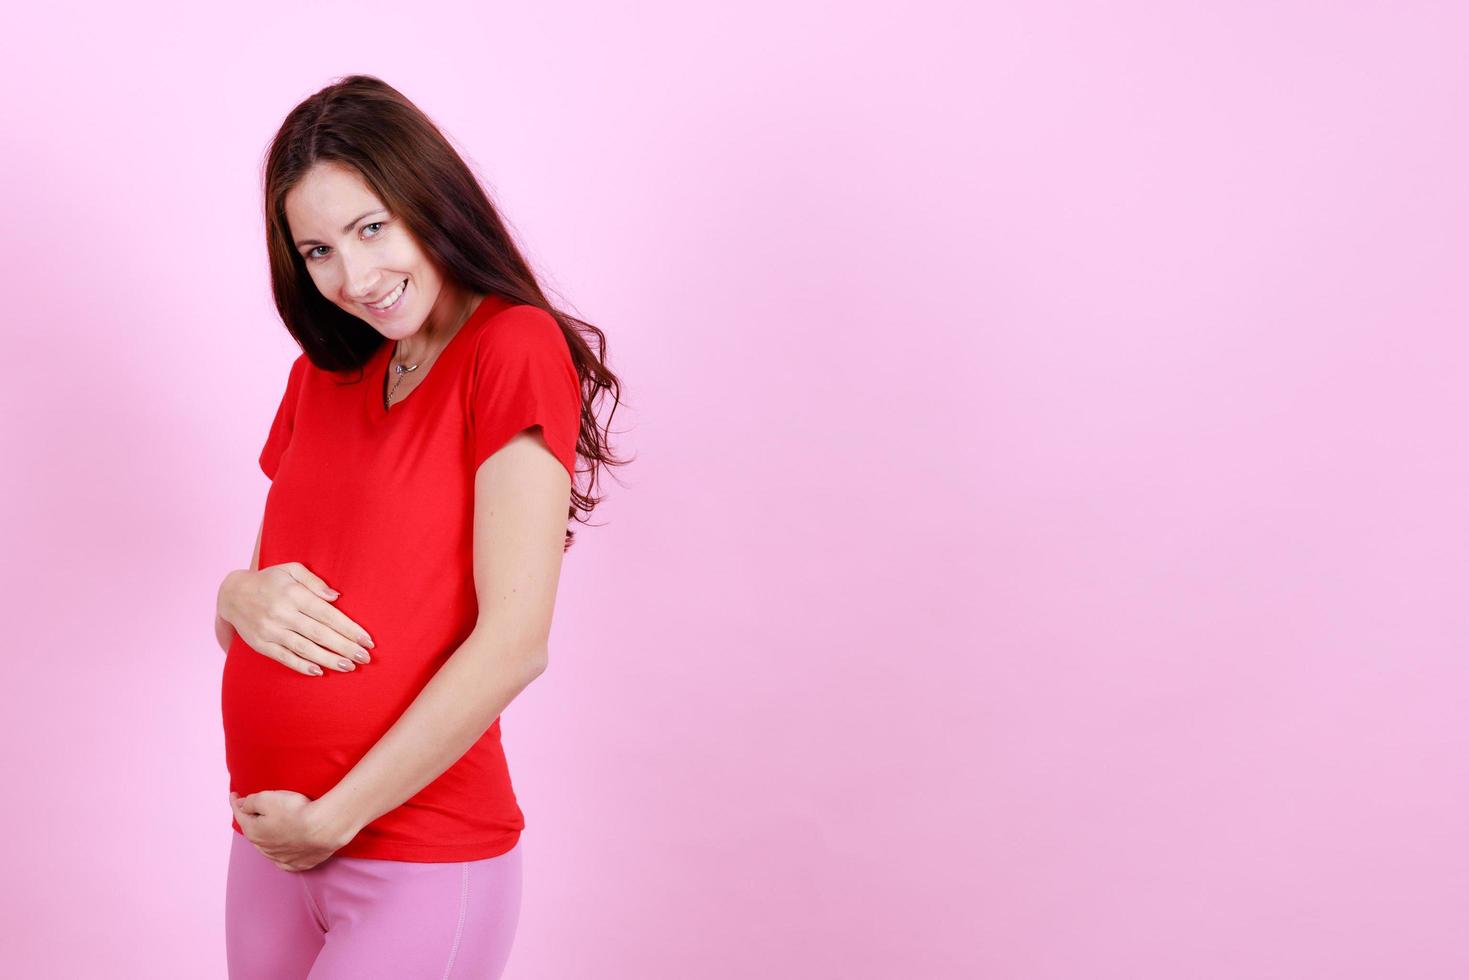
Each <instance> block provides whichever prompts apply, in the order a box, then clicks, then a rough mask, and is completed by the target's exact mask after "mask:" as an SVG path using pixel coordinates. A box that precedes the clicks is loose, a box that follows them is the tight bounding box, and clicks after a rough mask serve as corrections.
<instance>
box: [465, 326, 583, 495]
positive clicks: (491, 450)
mask: <svg viewBox="0 0 1469 980" xmlns="http://www.w3.org/2000/svg"><path fill="white" fill-rule="evenodd" d="M475 339H476V344H475V349H474V366H473V380H472V382H471V385H470V395H469V402H470V404H469V425H470V446H471V454H472V458H473V463H474V469H475V470H476V471H477V470H478V469H479V466H480V464H481V463H483V462H484V461H485V460H487V459H489V458H490V457H491V456H493V455H494V454H495V452H496V451H497V450H499V449H500V448H501V447H502V446H504V445H505V443H507V442H509V441H510V438H511V437H512V436H514V435H516V434H517V433H519V432H522V431H524V430H525V429H528V428H530V427H532V426H537V425H538V426H540V427H541V435H542V436H543V437H544V438H545V440H546V445H547V446H549V447H550V449H551V454H552V455H554V456H555V457H556V458H557V459H558V460H560V461H561V465H562V466H564V467H566V472H567V473H569V474H571V478H572V479H573V480H575V479H576V441H577V436H578V434H579V433H580V431H581V409H582V400H581V382H580V379H579V378H578V377H577V373H576V364H575V363H574V362H573V361H572V359H571V348H569V347H568V346H567V345H566V338H565V336H563V335H562V333H561V326H560V324H558V323H557V322H556V318H555V317H553V316H552V315H551V314H549V313H547V312H546V311H545V310H542V309H540V308H539V307H534V306H522V307H513V308H512V309H510V310H507V311H505V312H504V313H502V314H500V315H499V316H496V317H495V318H494V319H493V320H492V321H491V322H490V323H488V324H486V325H485V328H484V329H483V330H482V331H480V335H479V336H478V337H477V338H475Z"/></svg>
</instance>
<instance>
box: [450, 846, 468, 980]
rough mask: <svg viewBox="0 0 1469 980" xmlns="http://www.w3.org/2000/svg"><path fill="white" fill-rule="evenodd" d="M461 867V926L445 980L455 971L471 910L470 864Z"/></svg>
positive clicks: (455, 932) (451, 950) (455, 939)
mask: <svg viewBox="0 0 1469 980" xmlns="http://www.w3.org/2000/svg"><path fill="white" fill-rule="evenodd" d="M459 867H460V868H461V869H462V873H461V874H460V876H459V924H458V925H457V926H455V928H454V945H453V946H451V947H450V948H449V962H448V963H447V964H445V966H444V980H449V974H450V973H452V972H453V970H454V958H455V957H456V956H458V955H459V940H460V937H462V936H463V935H464V917H465V915H466V914H467V912H468V908H469V863H468V862H465V863H464V864H461V865H460V866H459Z"/></svg>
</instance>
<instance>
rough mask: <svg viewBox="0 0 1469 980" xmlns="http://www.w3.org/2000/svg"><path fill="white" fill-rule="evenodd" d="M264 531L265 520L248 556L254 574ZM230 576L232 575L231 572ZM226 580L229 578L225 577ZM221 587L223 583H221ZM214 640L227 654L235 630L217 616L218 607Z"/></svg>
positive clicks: (217, 614) (227, 621)
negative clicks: (253, 551) (253, 547)
mask: <svg viewBox="0 0 1469 980" xmlns="http://www.w3.org/2000/svg"><path fill="white" fill-rule="evenodd" d="M264 531H265V519H264V518H261V520H260V530H259V531H256V532H255V553H254V554H253V555H251V556H250V571H252V572H254V571H257V570H259V568H260V536H261V534H262V533H263V532H264ZM230 574H234V573H233V572H231V573H230ZM225 577H226V578H228V577H229V576H228V575H226V576H225ZM220 584H221V585H223V584H224V583H223V582H221V583H220ZM214 638H215V639H216V640H218V641H219V648H220V649H221V650H223V651H224V652H225V653H228V652H229V649H230V643H232V642H233V641H234V638H235V628H234V627H233V626H231V625H230V622H229V620H227V619H225V618H224V617H223V616H221V615H220V614H219V607H218V606H217V605H216V606H215V612H214Z"/></svg>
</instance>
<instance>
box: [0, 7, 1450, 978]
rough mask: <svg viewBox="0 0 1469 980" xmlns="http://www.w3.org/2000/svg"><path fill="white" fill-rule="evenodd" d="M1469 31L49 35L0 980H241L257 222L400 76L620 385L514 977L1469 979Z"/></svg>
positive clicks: (1095, 15)
mask: <svg viewBox="0 0 1469 980" xmlns="http://www.w3.org/2000/svg"><path fill="white" fill-rule="evenodd" d="M1466 28H1469V18H1466V15H1465V12H1464V8H1463V7H1462V5H1457V4H1451V3H1420V2H1403V0H1394V2H1391V3H1389V2H1385V0H1382V2H1360V3H1339V4H1322V3H1304V2H1299V0H1288V2H1279V3H1191V4H1170V3H1159V2H1154V3H1140V2H1118V3H1107V4H1100V3H1086V2H1070V3H1064V2H1055V0H1040V2H1028V3H1010V4H986V3H972V2H969V3H960V2H950V3H932V2H930V3H922V2H920V3H917V4H904V5H898V4H888V5H882V4H874V3H856V4H852V3H842V4H839V3H823V2H817V0H783V2H780V3H771V2H754V3H743V4H737V5H736V4H720V5H714V4H687V3H667V2H665V3H643V4H630V5H628V4H613V5H609V4H598V3H586V2H581V3H577V2H570V3H568V2H561V0H549V2H539V3H535V4H482V3H425V4H421V5H417V6H409V5H405V4H382V3H373V2H353V3H339V2H331V3H315V4H299V3H297V4H284V3H276V2H263V3H252V4H248V5H244V4H234V5H224V6H215V7H213V8H210V7H200V6H198V5H187V6H185V5H182V4H180V5H177V6H165V5H162V4H148V3H144V4H131V5H121V6H119V5H110V4H108V5H104V4H101V3H96V4H92V5H90V6H83V5H77V4H74V3H49V4H41V5H30V6H27V7H26V8H25V9H23V10H16V11H13V12H11V13H10V14H8V15H7V24H6V49H7V51H6V57H5V59H4V60H3V61H0V83H3V86H4V91H5V93H6V96H5V98H4V99H3V100H0V132H3V140H4V144H3V148H4V149H3V154H0V159H3V167H4V171H3V174H0V176H3V186H4V213H3V230H0V238H3V253H0V260H3V261H0V274H3V277H4V287H5V297H6V299H5V304H4V311H3V316H0V322H3V325H4V326H3V329H4V336H3V349H4V354H5V357H4V371H3V380H0V431H3V444H0V453H3V460H4V462H3V466H0V472H3V499H0V521H3V526H0V541H3V551H4V556H5V557H4V563H3V581H0V596H3V602H4V607H3V609H0V615H3V632H0V636H3V675H0V676H3V682H0V698H3V701H0V726H3V728H0V774H3V782H0V785H3V792H4V797H3V807H0V842H3V843H0V879H3V883H4V884H3V888H0V951H3V952H0V961H3V962H0V973H3V974H4V975H6V976H13V977H27V978H31V977H67V978H87V977H97V978H109V980H111V978H157V977H189V978H223V977H224V933H223V895H224V883H225V878H224V874H225V863H226V856H227V848H228V844H229V834H230V833H231V831H230V827H229V820H230V814H229V810H228V802H227V799H226V795H227V774H226V771H225V768H224V757H223V744H222V732H221V726H220V716H219V680H220V670H221V665H222V662H223V655H222V654H221V652H220V650H219V648H218V646H217V645H216V643H215V639H214V636H213V632H212V621H213V616H214V601H215V590H216V588H217V586H218V583H219V581H220V579H221V578H222V577H223V576H224V574H225V573H226V572H228V571H229V570H230V569H232V568H239V567H244V566H246V565H247V564H248V562H249V559H250V552H251V545H252V543H253V541H254V535H255V531H256V528H257V525H258V522H259V520H260V511H261V506H262V503H263V500H264V495H265V491H266V488H267V481H266V479H265V477H264V476H263V475H262V474H261V473H260V471H259V469H258V468H257V466H256V455H257V454H258V452H259V449H260V445H261V443H262V442H263V440H264V437H265V433H266V429H267V427H268V425H269V422H270V418H271V415H272V413H273V411H274V409H275V406H276V403H277V401H278V400H279V397H280V393H281V390H282V388H283V385H284V382H285V376H286V371H287V368H288V367H289V364H290V362H291V359H292V358H293V357H294V356H295V354H296V353H297V348H296V347H295V346H294V344H293V342H292V341H291V340H290V338H289V336H288V335H287V334H286V332H285V330H284V328H283V327H282V325H281V323H280V320H279V318H278V316H277V315H276V313H275V310H274V307H273V305H272V303H271V301H270V294H269V287H268V281H267V265H266V259H265V251H264V233H263V223H262V218H261V213H260V211H261V201H260V167H261V161H262V157H263V154H264V152H265V148H266V146H267V144H268V142H269V139H270V137H271V136H272V134H273V133H274V132H275V130H276V128H277V127H278V126H279V124H280V122H281V120H282V118H283V117H284V116H285V114H286V113H287V112H288V111H289V110H290V108H291V107H292V106H294V105H295V104H296V103H297V102H298V101H299V100H301V99H303V98H305V97H306V96H307V95H309V94H310V93H311V92H313V91H315V90H316V89H318V88H320V87H322V86H324V85H326V84H328V83H329V82H331V81H332V80H334V79H335V78H338V77H340V76H343V75H346V74H351V73H354V72H366V73H370V74H375V75H378V76H379V77H381V78H383V79H384V80H386V81H388V82H389V83H390V84H392V85H394V86H396V87H398V88H399V89H400V90H402V91H403V92H404V94H406V95H407V96H408V97H409V98H410V99H412V100H414V101H415V102H416V103H417V104H418V105H419V106H420V107H421V108H423V109H424V110H425V111H426V112H427V113H428V114H429V115H430V116H431V117H432V118H433V119H434V120H435V121H436V122H437V123H438V124H439V125H441V126H442V127H443V128H444V129H445V130H446V131H447V132H448V133H449V135H450V136H451V138H452V139H453V141H454V142H455V144H456V145H457V146H458V147H459V148H460V149H461V151H462V152H463V153H464V155H465V156H466V158H467V159H468V160H469V161H470V162H471V165H472V166H473V167H474V168H475V169H476V172H477V173H479V174H480V175H481V177H482V178H483V179H484V181H485V182H486V185H487V187H489V189H490V191H491V194H492V196H493V197H494V200H495V201H496V202H497V203H498V205H499V206H500V207H501V208H502V209H503V211H504V214H505V215H506V217H507V218H508V220H509V221H510V222H511V224H512V225H513V227H514V228H515V231H516V234H517V236H518V239H519V241H520V242H521V244H522V245H523V246H524V248H525V249H526V251H527V254H528V255H529V257H530V258H531V261H532V262H533V263H534V265H535V267H536V269H537V270H538V271H539V273H540V274H541V276H542V277H543V280H544V282H545V283H546V285H547V287H548V288H549V289H550V290H551V291H552V294H553V296H554V297H555V298H557V299H559V300H560V301H561V302H563V303H564V304H565V306H566V308H567V309H568V310H569V311H571V312H574V313H576V314H577V315H579V316H581V317H583V318H584V319H587V320H589V321H591V322H592V323H595V324H596V325H598V326H599V327H600V328H602V329H603V330H605V331H606V333H607V336H608V342H609V348H608V349H609V363H610V364H611V366H612V367H613V369H614V370H615V371H616V372H617V373H618V374H619V375H620V376H621V378H622V379H623V381H624V383H625V388H624V392H623V394H624V398H625V403H624V405H623V406H622V407H621V408H620V409H619V410H618V413H617V415H616V416H615V417H614V418H613V428H614V430H615V431H614V440H615V445H616V446H617V448H618V450H619V451H620V452H622V453H624V454H626V455H635V456H636V461H635V462H634V463H633V464H632V465H631V466H629V467H626V468H624V469H621V470H618V471H616V476H615V477H609V478H608V479H607V480H606V481H604V483H603V485H602V487H601V489H602V491H603V492H605V493H606V499H605V501H604V502H603V504H602V505H601V506H600V507H598V509H597V510H596V511H595V513H594V515H593V520H594V522H595V523H596V524H597V525H598V526H595V527H591V528H582V529H580V531H579V536H578V541H577V543H576V545H575V546H573V548H572V550H571V552H570V553H569V554H568V556H567V561H566V564H565V571H564V574H563V577H562V582H561V590H560V594H559V599H558V604H557V616H556V623H555V629H554V632H553V635H552V645H551V666H550V669H549V670H548V671H547V673H546V674H545V675H544V676H542V677H541V678H540V679H539V680H538V681H537V682H536V683H535V684H533V685H532V686H531V687H530V688H529V689H528V690H527V691H526V692H525V693H524V694H523V695H522V696H521V697H519V698H518V699H517V700H516V701H515V702H514V703H513V704H512V705H511V706H510V707H509V708H508V709H507V711H506V714H505V717H504V722H503V725H504V733H505V744H506V749H507V753H508V756H509V759H510V764H511V771H512V774H513V777H514V780H515V785H516V789H517V793H518V795H519V797H520V800H521V803H522V806H523V808H524V810H525V812H526V817H527V824H528V825H527V829H526V831H525V834H524V836H523V838H522V840H523V842H524V844H525V848H526V851H525V868H526V886H525V903H524V908H523V912H522V917H521V925H520V931H519V935H518V938H517V942H516V946H515V951H514V954H513V957H512V959H511V962H510V966H509V970H508V972H507V974H506V976H507V978H508V980H583V978H585V980H593V978H595V980H622V978H628V980H633V978H637V980H648V978H656V980H663V978H668V980H684V978H709V980H725V978H731V980H732V978H747V977H781V978H787V977H789V978H842V980H852V978H874V980H876V978H899V977H901V978H905V980H906V978H935V980H950V978H954V980H958V978H975V977H981V978H995V980H1155V978H1157V980H1176V978H1185V977H1186V978H1189V980H1267V978H1268V980H1315V978H1321V980H1369V978H1373V980H1375V978H1381V977H1385V976H1394V977H1411V978H1414V980H1449V978H1461V977H1464V976H1465V975H1469V947H1466V946H1465V944H1464V943H1463V921H1464V917H1465V914H1466V911H1465V910H1466V907H1469V849H1466V846H1465V840H1466V833H1465V826H1466V821H1465V805H1466V803H1469V751H1466V750H1469V693H1466V684H1469V670H1466V667H1465V659H1466V639H1469V607H1466V603H1465V601H1464V586H1465V581H1466V572H1469V547H1466V546H1469V494H1466V491H1469V465H1466V458H1469V457H1466V450H1469V437H1466V434H1465V433H1466V427H1465V421H1466V409H1469V386H1466V383H1465V381H1466V379H1465V368H1466V353H1469V344H1466V341H1465V328H1466V316H1465V314H1466V312H1469V301H1466V289H1465V283H1466V275H1465V271H1466V270H1465V267H1466V260H1469V247H1466V246H1469V235H1466V221H1469V190H1466V186H1469V184H1466V179H1465V176H1466V174H1469V141H1466V135H1465V125H1464V123H1465V118H1464V112H1463V110H1464V106H1465V104H1466V97H1469V91H1466V82H1469V67H1466V66H1469V61H1466V59H1465V58H1464V57H1463V55H1464V38H1465V36H1466ZM403 546H404V547H405V548H411V547H413V542H412V541H404V542H403Z"/></svg>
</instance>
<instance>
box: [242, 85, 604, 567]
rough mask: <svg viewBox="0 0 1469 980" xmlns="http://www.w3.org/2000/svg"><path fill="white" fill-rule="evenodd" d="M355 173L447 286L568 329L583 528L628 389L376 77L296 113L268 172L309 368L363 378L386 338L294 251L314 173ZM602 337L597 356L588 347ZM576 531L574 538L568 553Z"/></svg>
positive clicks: (424, 119) (463, 168)
mask: <svg viewBox="0 0 1469 980" xmlns="http://www.w3.org/2000/svg"><path fill="white" fill-rule="evenodd" d="M322 161H332V162H334V163H338V164H341V165H344V166H347V167H350V168H352V169H353V170H355V171H356V172H357V173H358V174H359V175H360V176H361V177H362V179H363V180H364V181H365V182H366V183H367V185H368V186H369V187H371V188H372V190H373V191H374V192H375V193H376V194H377V196H378V197H380V198H381V199H382V201H383V203H384V204H386V205H387V207H388V209H389V210H391V211H392V212H393V213H394V214H396V215H399V216H400V217H401V218H402V220H403V221H404V223H405V224H406V225H407V227H408V228H409V229H410V230H411V231H412V233H413V235H414V236H415V237H416V238H417V239H418V242H419V244H420V245H421V246H422V248H423V249H424V251H425V252H427V253H428V254H429V256H431V257H432V259H433V260H434V261H435V263H436V264H437V265H438V266H439V268H440V269H441V270H442V271H443V275H444V276H445V277H446V278H447V279H450V280H452V281H453V282H455V283H456V284H458V286H459V287H460V288H462V289H465V290H467V291H470V292H473V293H494V294H496V295H499V296H501V297H504V298H505V299H506V300H508V301H510V302H511V303H512V304H526V305H529V306H535V307H539V308H540V309H542V310H545V311H546V312H547V313H549V314H551V316H553V317H555V318H556V322H557V323H558V324H559V325H560V327H561V332H562V334H563V335H564V336H565V337H566V343H567V346H568V347H570V348H571V357H572V360H573V362H575V364H576V372H577V376H578V377H579V378H580V379H581V385H582V418H581V429H580V434H579V435H578V437H577V446H576V452H577V456H578V457H579V458H580V459H581V460H584V461H585V465H584V466H581V465H579V466H578V467H577V472H578V473H579V474H580V473H585V474H586V475H587V479H586V486H585V489H581V488H578V487H577V486H576V484H577V483H578V482H579V481H577V480H573V481H572V493H571V509H570V511H569V512H568V514H567V517H568V519H575V520H579V521H581V522H582V523H586V521H585V520H584V519H583V517H582V516H581V515H582V512H585V513H587V514H590V513H591V511H592V508H594V507H595V506H596V505H597V502H598V501H599V500H600V499H601V498H600V497H595V496H592V493H593V491H594V490H595V489H596V487H597V477H598V473H599V471H600V469H601V468H602V467H603V466H621V465H624V464H625V463H627V462H628V460H624V459H618V458H616V457H614V456H613V454H612V452H611V448H610V446H609V443H608V439H607V433H608V431H609V429H610V426H611V423H612V415H613V414H614V413H616V411H617V406H618V405H619V404H621V400H622V399H621V384H620V383H619V381H618V379H617V376H616V375H614V374H613V373H612V372H611V371H609V370H608V369H607V364H606V358H605V351H606V341H607V338H606V335H605V334H603V333H602V331H601V330H599V329H597V328H596V327H595V326H593V325H592V324H590V323H587V322H586V321H584V320H581V319H578V318H577V317H574V316H571V315H569V314H567V313H563V312H562V311H561V310H558V309H557V308H556V307H554V306H553V305H552V304H551V303H550V301H549V300H547V299H546V295H545V293H544V292H542V290H541V287H540V284H539V283H537V281H536V277H535V274H534V273H532V272H531V270H530V266H529V265H528V264H527V262H526V261H525V258H524V257H523V256H522V255H521V253H520V250H519V248H517V247H516V244H515V242H514V240H513V239H512V238H511V236H510V233H509V231H508V230H507V229H506V227H505V224H504V222H503V221H501V219H500V215H499V213H498V212H497V211H496V209H495V206H494V205H493V204H492V203H491V202H490V198H489V195H488V194H486V193H485V191H484V189H483V187H481V186H480V182H479V181H478V180H477V179H476V177H475V175H474V173H473V172H472V171H471V170H470V169H469V166H468V165H467V164H465V162H464V160H463V159H462V158H461V157H460V156H459V154H458V153H457V152H456V151H455V150H454V148H453V146H451V145H450V143H449V141H448V140H447V139H445V138H444V135H443V134H442V133H441V132H440V131H439V129H438V127H437V126H435V125H434V123H433V122H432V121H431V120H430V119H429V118H428V116H426V115H424V113H423V112H422V111H421V110H420V109H419V108H418V107H417V106H415V105H414V104H413V103H412V102H409V101H408V99H407V98H405V97H404V96H403V95H402V94H401V93H400V92H399V91H398V90H397V89H395V88H393V87H392V86H391V85H388V84H387V83H386V82H384V81H382V80H381V79H378V78H374V77H373V76H371V75H349V76H347V77H345V78H342V79H340V80H338V81H336V82H334V83H333V84H331V85H328V86H327V87H326V88H324V89H322V90H321V91H319V92H317V93H315V94H314V95H312V96H311V97H310V98H308V99H306V100H305V101H303V102H302V103H301V104H300V105H298V106H296V107H295V108H294V109H292V110H291V112H290V114H289V115H287V116H286V119H285V122H283V123H282V124H281V128H280V130H279V132H277V133H276V135H275V139H274V140H273V141H272V142H271V144H270V149H269V151H268V152H267V155H266V162H265V174H264V184H265V238H266V248H267V250H268V252H269V255H270V280H271V289H272V291H273V292H274V294H275V305H276V309H277V310H279V311H280V316H281V320H282V321H283V322H284V323H285V325H286V329H287V330H289V331H290V333H291V336H292V337H295V338H296V342H297V343H298V344H300V345H301V348H302V350H303V351H304V352H305V354H306V356H307V358H308V359H310V361H311V363H312V364H314V365H316V366H317V367H318V368H321V369H322V370H324V371H347V370H351V369H354V368H356V369H359V370H360V369H361V368H362V367H363V365H364V364H365V363H366V362H367V361H368V360H369V359H370V358H371V357H372V355H373V354H374V353H375V352H376V351H377V350H378V349H379V347H380V345H381V344H382V343H383V342H384V339H383V335H382V334H380V333H378V332H377V331H376V330H374V329H373V328H372V327H371V326H369V325H368V324H366V323H363V322H362V321H361V320H359V319H358V318H357V317H355V316H352V315H351V314H350V313H348V312H347V311H346V310H343V309H342V308H341V307H339V306H337V305H336V304H335V303H333V302H332V301H331V300H329V299H327V298H326V297H325V296H323V295H321V292H320V291H319V290H318V289H317V288H316V285H315V283H314V282H313V281H312V280H311V276H310V274H309V273H308V272H307V270H306V264H305V261H304V260H303V259H302V258H301V255H300V254H299V253H298V252H297V251H296V249H295V248H294V247H293V246H292V244H291V235H290V229H289V227H288V226H287V223H286V211H285V200H286V194H287V192H289V191H290V190H291V188H292V187H294V186H295V185H296V183H297V182H298V181H300V180H301V178H302V177H304V176H305V175H306V173H307V172H308V171H310V169H311V168H312V167H313V166H315V165H316V164H317V163H319V162H322ZM587 336H592V337H595V338H596V353H595V354H594V353H593V352H592V348H591V347H590V346H589V345H588V344H587V340H586V337H587ZM609 389H610V391H611V393H612V410H611V412H609V413H608V416H607V428H599V427H598V423H597V412H596V406H595V404H594V402H595V401H596V399H597V398H598V397H599V396H600V395H602V393H603V392H605V391H607V390H609ZM573 537H574V532H573V531H572V530H571V529H570V528H568V529H567V531H566V542H565V544H564V545H563V550H564V549H565V548H569V547H571V543H572V538H573Z"/></svg>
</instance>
